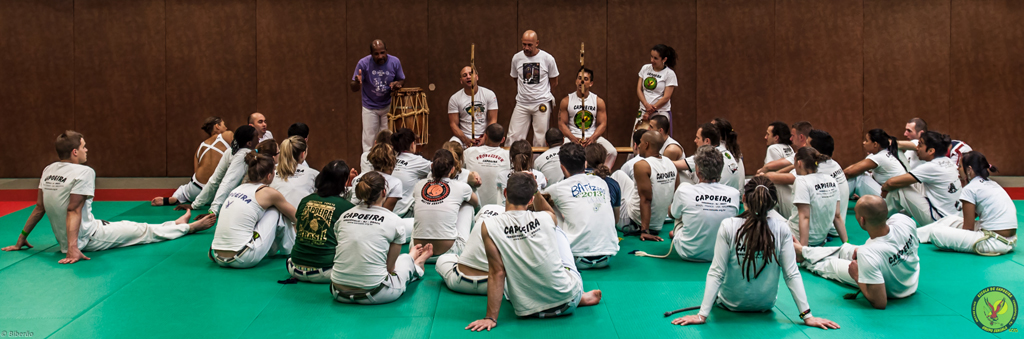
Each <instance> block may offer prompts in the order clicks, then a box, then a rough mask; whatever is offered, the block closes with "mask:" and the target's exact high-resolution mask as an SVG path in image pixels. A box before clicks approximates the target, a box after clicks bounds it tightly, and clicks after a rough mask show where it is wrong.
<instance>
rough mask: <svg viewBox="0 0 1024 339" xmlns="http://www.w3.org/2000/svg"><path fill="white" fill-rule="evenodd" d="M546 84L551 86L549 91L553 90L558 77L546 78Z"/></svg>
mask: <svg viewBox="0 0 1024 339" xmlns="http://www.w3.org/2000/svg"><path fill="white" fill-rule="evenodd" d="M548 84H550V85H551V89H552V90H554V89H555V87H556V86H558V77H554V78H548Z"/></svg>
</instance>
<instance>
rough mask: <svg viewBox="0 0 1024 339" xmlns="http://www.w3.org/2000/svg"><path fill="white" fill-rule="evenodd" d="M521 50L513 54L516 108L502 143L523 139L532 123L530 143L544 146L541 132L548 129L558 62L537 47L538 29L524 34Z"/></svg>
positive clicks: (510, 143) (538, 45)
mask: <svg viewBox="0 0 1024 339" xmlns="http://www.w3.org/2000/svg"><path fill="white" fill-rule="evenodd" d="M522 42H523V50H522V51H520V52H519V53H516V54H515V55H513V56H512V72H511V73H510V74H509V75H511V76H512V77H513V78H516V84H518V87H517V88H518V93H517V94H516V108H515V110H513V111H512V119H511V120H510V121H509V123H508V138H507V140H506V141H505V146H512V143H513V142H516V141H519V140H523V139H526V131H527V129H528V128H529V125H530V123H531V121H532V122H533V146H534V147H541V146H544V133H546V132H547V131H548V120H549V117H550V116H551V110H552V109H553V107H551V106H552V103H553V102H554V100H555V96H554V95H552V94H551V88H552V87H555V86H558V65H556V64H555V58H554V57H553V56H551V54H548V52H545V51H542V50H541V49H540V38H538V37H537V32H534V31H526V32H524V33H523V40H522Z"/></svg>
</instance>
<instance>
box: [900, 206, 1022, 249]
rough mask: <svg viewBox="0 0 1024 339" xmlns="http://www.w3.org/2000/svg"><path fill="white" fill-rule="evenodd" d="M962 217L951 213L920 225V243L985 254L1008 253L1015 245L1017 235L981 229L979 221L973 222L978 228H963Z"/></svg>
mask: <svg viewBox="0 0 1024 339" xmlns="http://www.w3.org/2000/svg"><path fill="white" fill-rule="evenodd" d="M963 227H964V218H963V217H961V216H957V215H951V216H948V217H945V218H942V219H939V220H938V221H936V222H934V223H931V224H928V225H925V226H921V227H919V228H918V229H917V236H918V237H920V238H921V243H922V244H927V243H929V242H930V243H932V244H934V245H935V247H938V248H941V249H944V250H950V251H957V252H964V253H975V254H980V255H986V256H993V255H1002V254H1006V253H1010V252H1012V251H1013V250H1014V248H1016V247H1017V237H1016V236H1014V237H1011V238H1005V237H1003V236H1001V235H998V234H995V233H993V232H990V231H982V230H981V229H983V227H982V225H981V224H980V223H977V224H975V227H976V228H977V229H979V230H977V231H968V230H965V229H963Z"/></svg>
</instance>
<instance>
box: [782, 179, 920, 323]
mask: <svg viewBox="0 0 1024 339" xmlns="http://www.w3.org/2000/svg"><path fill="white" fill-rule="evenodd" d="M887 214H888V210H887V208H886V206H885V200H882V198H880V197H878V196H877V195H866V196H863V197H861V198H860V199H858V200H857V206H856V207H854V215H855V216H856V218H857V223H859V224H860V227H861V228H862V229H864V230H865V231H867V232H868V236H869V237H870V238H871V239H870V240H868V241H867V242H866V243H865V244H864V245H861V246H854V245H850V244H848V243H847V244H843V245H842V246H840V247H838V248H837V247H805V246H801V245H800V243H799V242H797V241H794V242H793V246H794V247H795V250H796V256H797V257H796V258H797V262H801V263H802V266H803V267H804V268H806V269H807V270H808V271H811V272H814V273H815V274H817V275H820V276H822V277H825V278H828V279H832V280H836V281H839V282H842V283H845V284H847V285H851V286H857V287H858V288H859V289H860V292H862V293H864V298H865V299H867V300H868V302H869V303H871V306H872V307H874V308H877V309H885V306H886V303H887V302H888V298H894V299H898V298H906V297H909V296H910V295H912V294H914V292H916V291H917V282H918V275H919V274H920V273H921V266H920V259H919V258H918V256H917V248H918V245H919V244H920V241H919V240H918V237H917V229H916V227H915V225H914V221H913V220H911V219H910V218H909V217H907V216H906V215H903V214H894V215H893V216H892V217H890V218H888V220H886V215H887Z"/></svg>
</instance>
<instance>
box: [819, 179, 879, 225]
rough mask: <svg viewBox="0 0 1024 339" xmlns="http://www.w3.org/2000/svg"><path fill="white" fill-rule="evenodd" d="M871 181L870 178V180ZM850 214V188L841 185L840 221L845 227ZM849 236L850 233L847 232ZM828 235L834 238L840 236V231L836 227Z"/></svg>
mask: <svg viewBox="0 0 1024 339" xmlns="http://www.w3.org/2000/svg"><path fill="white" fill-rule="evenodd" d="M869 179H870V178H869ZM849 212H850V186H849V185H839V219H840V220H841V221H842V223H843V225H844V226H845V225H846V214H847V213H849ZM847 234H849V232H847ZM828 235H831V236H833V237H838V236H839V231H838V230H836V228H835V227H832V228H830V229H829V230H828Z"/></svg>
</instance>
